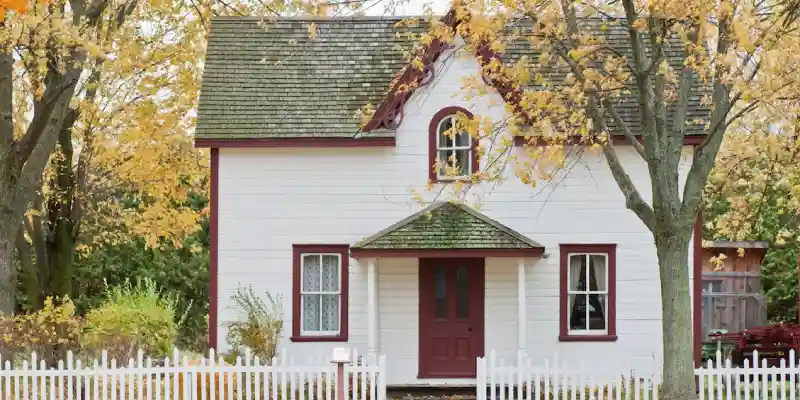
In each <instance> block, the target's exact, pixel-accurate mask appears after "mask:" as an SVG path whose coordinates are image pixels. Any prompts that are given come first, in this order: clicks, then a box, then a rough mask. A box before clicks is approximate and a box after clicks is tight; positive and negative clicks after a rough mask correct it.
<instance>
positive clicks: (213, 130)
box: [195, 12, 709, 144]
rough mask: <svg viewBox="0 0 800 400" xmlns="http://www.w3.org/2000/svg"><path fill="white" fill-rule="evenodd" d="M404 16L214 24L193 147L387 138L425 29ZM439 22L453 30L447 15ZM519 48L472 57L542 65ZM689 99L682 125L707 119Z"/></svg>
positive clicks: (612, 27) (621, 36)
mask: <svg viewBox="0 0 800 400" xmlns="http://www.w3.org/2000/svg"><path fill="white" fill-rule="evenodd" d="M408 18H409V17H352V18H346V19H319V18H317V19H303V18H299V19H279V20H277V21H275V22H268V23H266V24H262V23H260V19H258V18H251V17H216V18H214V19H213V20H212V23H211V33H210V36H209V42H208V49H207V54H206V64H205V68H204V71H203V80H202V87H201V91H200V102H199V103H200V104H199V109H198V122H197V130H196V133H195V136H196V140H197V142H198V143H200V142H203V141H208V142H214V141H226V140H227V141H234V140H252V139H276V140H286V139H290V140H291V139H295V140H296V139H328V140H330V139H336V140H340V141H353V142H357V141H359V140H364V139H372V140H375V139H389V140H391V139H392V138H393V137H394V129H396V127H397V126H398V124H399V123H400V118H401V117H402V112H401V111H402V106H403V105H404V104H405V101H406V100H407V99H408V98H409V97H410V96H411V94H412V92H411V91H405V92H403V91H398V90H397V89H398V87H399V86H400V85H402V84H403V83H408V82H410V81H414V80H419V79H421V76H422V74H421V73H420V72H418V71H417V70H416V69H414V68H405V69H404V67H407V65H408V63H407V60H406V54H407V52H408V51H409V50H410V49H411V48H412V46H413V44H414V43H413V42H412V41H411V40H410V39H408V38H407V37H406V36H403V35H402V33H407V32H409V31H412V32H415V33H419V32H422V31H424V30H426V29H427V26H426V24H425V23H424V22H423V21H422V20H421V21H420V23H419V25H418V26H417V27H411V28H410V27H407V26H403V27H397V26H396V25H397V24H398V22H401V21H403V20H405V19H408ZM448 18H449V19H448ZM444 22H445V23H449V24H455V23H457V22H455V21H454V19H453V17H452V12H451V13H450V14H448V15H447V16H445V18H444ZM311 23H314V24H316V26H317V29H318V36H317V38H315V39H313V40H312V39H310V38H309V33H308V32H309V25H310V24H311ZM581 23H582V25H583V29H591V30H593V31H596V33H595V34H596V35H598V36H602V37H604V38H605V39H606V40H607V42H608V43H609V44H610V45H611V46H612V47H614V48H615V50H616V51H617V52H619V53H622V54H626V55H628V56H629V57H631V54H632V52H631V49H630V48H629V44H628V41H627V31H626V29H625V27H624V26H622V25H620V24H606V22H605V21H604V20H601V19H598V18H590V19H585V20H582V21H581ZM601 26H602V28H601ZM525 41H526V39H525V38H524V37H522V38H520V39H519V40H517V41H516V42H514V43H511V44H510V45H509V46H508V48H507V49H506V52H505V53H504V54H502V55H499V54H495V53H491V52H484V53H482V54H478V59H479V61H482V62H485V61H487V60H489V59H490V58H491V57H499V58H500V59H501V60H503V61H504V62H514V61H516V60H519V59H520V58H521V57H523V56H528V57H530V58H531V59H536V58H538V56H539V53H538V52H537V51H535V49H532V48H531V47H530V45H528V44H526V43H525ZM666 48H667V50H666V52H667V55H668V60H669V62H670V64H671V65H672V67H673V68H681V66H682V58H681V54H682V51H683V50H682V47H681V44H680V42H678V41H677V40H671V41H668V45H667V46H666ZM445 49H446V48H445V46H442V44H441V43H436V41H434V43H432V44H431V45H430V46H428V47H426V48H425V49H424V50H423V52H422V54H421V58H422V59H423V60H424V61H425V62H429V63H432V62H435V61H436V60H437V59H438V56H439V54H441V52H442V51H444V50H445ZM544 73H545V74H546V75H548V76H549V77H550V78H551V81H552V82H559V81H561V80H563V79H564V77H565V76H566V71H565V70H564V69H563V68H560V69H556V68H554V69H553V70H550V71H544ZM696 82H697V80H696ZM496 87H497V88H498V91H499V92H500V93H501V95H503V96H504V97H505V98H506V100H507V101H510V102H514V101H515V97H516V96H517V95H518V94H516V91H518V90H519V88H513V87H503V86H502V85H496ZM531 89H534V90H535V89H536V88H535V87H531ZM692 93H693V96H692V99H691V101H690V107H689V110H688V113H687V120H693V119H695V118H703V117H706V116H707V115H708V110H709V106H706V105H702V104H701V101H700V99H701V97H702V95H703V89H702V88H701V87H700V85H699V84H698V85H696V87H695V88H694V89H693V92H692ZM366 104H372V105H373V106H377V107H378V108H377V110H376V113H375V115H374V116H373V118H372V120H371V121H369V123H368V124H367V125H366V126H365V127H364V128H363V129H362V128H361V127H360V125H361V121H360V120H359V119H358V118H356V113H357V111H358V110H359V109H360V108H361V107H363V106H364V105H366ZM617 108H618V112H619V114H620V115H621V116H622V118H623V120H625V121H626V122H628V123H629V125H630V127H631V129H632V130H633V131H634V132H637V131H639V130H640V128H641V127H640V126H639V124H638V120H639V118H638V109H637V105H636V99H635V88H632V91H631V94H630V95H629V96H627V97H623V98H622V99H620V101H619V102H618V106H617ZM611 125H612V126H613V124H611ZM701 128H702V126H695V127H692V126H689V127H688V128H687V134H688V135H695V134H700V133H702V131H701ZM387 143H388V142H387ZM391 143H392V144H393V141H392V142H391Z"/></svg>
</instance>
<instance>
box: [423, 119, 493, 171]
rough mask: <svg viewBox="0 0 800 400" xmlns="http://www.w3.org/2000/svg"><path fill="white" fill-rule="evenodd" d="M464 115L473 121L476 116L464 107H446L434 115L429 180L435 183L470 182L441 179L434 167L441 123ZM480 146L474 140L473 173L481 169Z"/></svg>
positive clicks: (431, 130) (429, 134)
mask: <svg viewBox="0 0 800 400" xmlns="http://www.w3.org/2000/svg"><path fill="white" fill-rule="evenodd" d="M459 112H460V113H462V114H464V115H466V116H467V118H469V119H472V118H475V116H474V115H473V114H472V113H471V112H470V111H469V110H467V109H465V108H462V107H455V106H452V107H445V108H443V109H441V110H439V111H438V112H437V113H436V114H434V115H433V118H431V123H430V124H429V125H428V180H429V181H431V182H434V183H440V182H455V181H458V180H469V179H471V178H469V179H459V178H450V179H440V178H438V177H437V176H436V175H437V174H436V168H435V167H434V165H435V164H436V154H437V152H436V137H437V136H438V135H439V132H438V131H437V128H438V127H439V122H440V121H441V120H442V119H444V118H445V117H449V116H451V115H453V114H457V113H459ZM477 145H478V141H477V140H474V139H473V143H472V150H471V152H472V173H473V174H474V173H476V172H478V170H479V169H480V160H479V159H478V157H477V152H476V151H475V148H476V147H477Z"/></svg>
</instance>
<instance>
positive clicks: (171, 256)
mask: <svg viewBox="0 0 800 400" xmlns="http://www.w3.org/2000/svg"><path fill="white" fill-rule="evenodd" d="M206 231H207V229H206V228H204V230H203V231H201V232H197V233H195V234H193V235H191V236H190V237H188V238H185V239H184V243H183V247H181V248H175V247H174V246H172V245H171V244H166V245H165V248H163V249H162V248H156V249H152V248H149V247H148V246H147V245H146V243H145V242H144V241H143V239H141V238H134V239H132V240H131V241H130V242H126V243H118V244H113V245H111V244H109V245H106V246H103V247H101V248H99V249H97V250H95V251H93V252H91V253H90V254H87V255H84V256H81V257H78V259H77V260H76V261H75V277H74V280H73V287H74V291H75V295H74V296H73V298H74V299H75V305H76V306H77V308H78V313H88V312H89V311H90V310H91V309H94V308H97V307H100V306H101V305H102V304H103V303H104V302H105V301H106V298H107V294H106V287H107V286H108V285H110V286H117V285H122V284H124V283H125V282H126V281H128V280H130V281H134V282H135V281H136V280H137V279H144V278H147V279H151V280H153V281H154V282H155V283H156V284H157V285H158V287H159V288H161V290H163V291H164V292H165V293H170V295H174V296H176V297H177V299H178V305H177V309H178V310H181V312H183V311H186V318H185V319H184V320H182V321H180V324H179V327H178V329H179V332H180V334H179V335H178V345H179V346H180V348H181V349H186V348H189V349H192V350H194V351H198V352H206V351H207V343H208V336H207V335H208V323H207V321H206V320H205V316H206V315H207V314H208V293H209V292H208V282H209V277H208V262H209V258H208V240H207V238H206ZM195 248H199V249H201V251H200V252H194V251H193V249H195ZM177 317H178V318H180V317H181V316H180V315H179V316H177ZM176 322H179V321H177V320H176Z"/></svg>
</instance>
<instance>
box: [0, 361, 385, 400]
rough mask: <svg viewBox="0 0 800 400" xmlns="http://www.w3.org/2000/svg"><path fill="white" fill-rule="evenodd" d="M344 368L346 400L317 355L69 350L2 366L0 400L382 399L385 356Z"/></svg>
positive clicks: (333, 368) (334, 369)
mask: <svg viewBox="0 0 800 400" xmlns="http://www.w3.org/2000/svg"><path fill="white" fill-rule="evenodd" d="M353 360H356V361H355V362H353V363H351V364H344V365H343V372H344V373H343V375H344V376H343V379H342V383H343V392H342V393H343V394H344V397H345V398H344V399H341V398H340V397H338V396H336V392H337V377H338V375H339V369H338V366H337V364H334V363H331V362H330V361H327V360H325V359H322V358H320V359H319V360H317V361H315V362H310V363H303V364H296V363H295V362H294V361H293V360H292V359H291V358H287V357H281V358H280V359H279V358H273V359H272V360H259V359H258V358H257V357H244V358H240V359H238V360H237V361H236V363H235V364H233V365H231V364H226V363H225V362H224V361H223V360H222V359H221V358H216V357H215V356H214V353H213V351H212V352H211V353H210V354H209V357H207V358H206V357H203V358H200V359H195V360H190V359H188V358H186V357H183V358H181V357H180V355H179V354H178V352H177V351H176V352H175V353H174V355H173V357H172V358H171V359H169V358H167V359H161V360H153V359H150V358H144V357H143V355H142V354H141V353H139V356H138V357H137V359H136V360H134V359H131V360H128V362H127V363H124V364H118V363H117V362H116V360H110V361H109V360H107V357H105V355H104V356H103V357H102V359H101V360H99V361H98V360H93V361H92V362H91V363H86V362H82V360H79V359H76V358H74V357H73V356H72V354H71V353H70V354H69V355H68V357H67V359H66V360H62V361H60V362H59V363H58V365H56V366H55V367H51V368H47V367H46V366H45V365H44V363H43V362H41V361H39V362H37V360H36V356H35V355H33V356H32V358H31V362H28V361H24V362H22V363H21V364H20V365H16V366H12V365H11V363H10V362H8V361H6V362H4V363H0V400H22V399H24V400H28V399H30V400H34V399H36V400H39V399H49V400H101V399H102V400H162V399H163V400H173V399H174V400H184V399H191V400H207V399H208V400H212V399H214V400H219V399H225V400H234V399H237V400H255V399H259V400H260V399H276V400H277V399H285V400H306V399H308V400H333V399H336V400H385V399H386V385H385V374H386V362H385V356H380V357H374V356H369V357H358V355H357V354H354V355H353Z"/></svg>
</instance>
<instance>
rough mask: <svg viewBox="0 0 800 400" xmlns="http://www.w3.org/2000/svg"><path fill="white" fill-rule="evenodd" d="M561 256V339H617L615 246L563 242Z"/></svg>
mask: <svg viewBox="0 0 800 400" xmlns="http://www.w3.org/2000/svg"><path fill="white" fill-rule="evenodd" d="M561 257H562V260H561V266H562V267H561V273H562V281H561V282H562V288H561V289H562V302H561V306H562V310H561V319H562V321H561V337H562V340H570V339H569V338H582V339H585V340H592V338H595V337H606V338H608V337H612V336H613V337H614V338H616V336H615V335H616V323H615V321H614V318H615V315H616V312H615V309H614V307H615V304H614V303H615V301H616V296H615V293H614V291H615V287H616V285H615V284H614V280H615V277H616V271H615V268H616V265H615V264H616V256H615V246H614V245H594V244H592V245H562V246H561ZM565 338H566V339H565ZM599 340H608V339H599Z"/></svg>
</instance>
